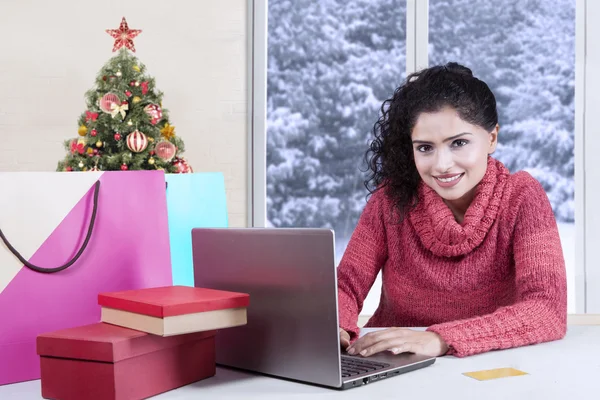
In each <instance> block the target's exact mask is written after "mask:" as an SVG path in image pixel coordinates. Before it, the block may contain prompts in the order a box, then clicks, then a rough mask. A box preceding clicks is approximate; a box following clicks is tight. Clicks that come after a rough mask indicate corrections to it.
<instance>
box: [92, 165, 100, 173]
mask: <svg viewBox="0 0 600 400" xmlns="http://www.w3.org/2000/svg"><path fill="white" fill-rule="evenodd" d="M96 171H100V168H98V166H97V165H94V166H93V167H92V169H90V172H96Z"/></svg>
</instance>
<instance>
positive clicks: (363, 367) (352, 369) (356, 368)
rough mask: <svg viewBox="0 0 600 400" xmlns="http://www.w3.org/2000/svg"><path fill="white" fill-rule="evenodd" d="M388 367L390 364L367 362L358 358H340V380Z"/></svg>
mask: <svg viewBox="0 0 600 400" xmlns="http://www.w3.org/2000/svg"><path fill="white" fill-rule="evenodd" d="M389 366H390V364H385V363H380V362H375V361H369V360H367V359H362V358H358V357H349V356H342V378H348V377H350V376H354V375H360V374H365V373H368V372H373V371H377V370H380V369H384V368H387V367H389Z"/></svg>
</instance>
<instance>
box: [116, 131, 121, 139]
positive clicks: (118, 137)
mask: <svg viewBox="0 0 600 400" xmlns="http://www.w3.org/2000/svg"><path fill="white" fill-rule="evenodd" d="M115 140H116V141H119V140H121V134H120V133H119V132H117V133H115Z"/></svg>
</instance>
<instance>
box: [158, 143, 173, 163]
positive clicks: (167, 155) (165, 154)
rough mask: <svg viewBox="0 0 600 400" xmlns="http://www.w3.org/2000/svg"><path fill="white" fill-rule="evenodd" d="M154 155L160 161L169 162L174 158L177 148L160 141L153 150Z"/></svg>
mask: <svg viewBox="0 0 600 400" xmlns="http://www.w3.org/2000/svg"><path fill="white" fill-rule="evenodd" d="M154 151H155V152H156V155H157V156H158V157H160V158H161V159H162V160H165V161H171V160H172V159H173V157H175V153H176V152H177V148H176V147H175V145H174V144H173V143H171V142H167V141H166V140H165V141H161V142H159V143H157V144H156V147H155V148H154Z"/></svg>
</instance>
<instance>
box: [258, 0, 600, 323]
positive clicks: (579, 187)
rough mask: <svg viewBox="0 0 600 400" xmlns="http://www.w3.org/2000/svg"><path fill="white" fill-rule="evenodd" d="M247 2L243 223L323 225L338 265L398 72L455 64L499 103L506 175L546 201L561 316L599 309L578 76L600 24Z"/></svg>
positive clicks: (417, 5)
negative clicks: (248, 151) (249, 170)
mask: <svg viewBox="0 0 600 400" xmlns="http://www.w3.org/2000/svg"><path fill="white" fill-rule="evenodd" d="M250 3H251V4H252V5H253V7H254V8H253V17H252V18H253V19H252V21H253V23H254V24H257V26H255V27H254V28H253V33H254V39H253V44H254V47H253V50H254V53H253V54H254V56H253V69H252V72H253V75H252V76H253V78H252V79H253V81H252V82H253V83H254V86H253V92H252V98H253V102H252V105H253V112H252V118H254V119H253V120H252V134H253V141H252V143H253V150H252V154H253V156H254V160H253V161H252V167H253V174H252V177H253V183H252V185H251V186H252V187H251V190H252V191H253V192H252V194H251V196H252V197H251V198H252V200H253V202H252V205H251V216H252V218H251V221H252V222H251V224H252V225H254V226H265V225H270V226H277V227H286V226H303V227H326V228H331V229H334V230H335V232H336V239H337V242H336V246H337V248H336V250H337V261H338V262H339V259H340V257H341V255H342V254H343V252H344V250H345V248H346V244H347V242H348V239H349V237H350V235H351V233H352V231H353V229H354V227H355V225H356V222H357V220H358V217H359V215H360V212H361V211H362V209H363V207H364V205H365V196H366V194H367V192H366V189H365V188H364V186H363V179H364V176H365V174H364V172H363V171H364V169H365V165H364V162H363V156H364V151H365V150H366V147H367V144H368V139H369V137H370V135H371V131H372V127H373V124H374V122H375V121H376V120H377V116H378V112H379V107H380V106H381V103H382V102H383V101H384V100H385V99H386V98H387V97H389V96H390V94H391V93H392V92H393V90H394V89H395V88H396V87H397V86H398V84H399V83H400V82H401V81H402V80H403V79H404V77H405V76H406V73H410V72H413V71H414V70H415V69H421V68H424V67H427V66H428V65H433V64H440V63H445V62H448V61H457V62H459V63H462V64H465V65H467V66H468V67H470V68H471V69H472V70H473V72H474V74H475V75H477V76H479V77H481V78H482V79H483V80H485V81H486V82H487V83H488V84H489V85H490V87H491V89H492V91H493V92H494V93H495V95H496V98H497V100H498V109H499V116H500V135H499V146H498V149H497V151H496V153H495V154H494V156H495V157H496V158H498V159H499V160H500V161H502V162H503V163H504V164H505V165H507V167H508V168H509V169H510V170H511V171H512V172H515V171H518V170H526V171H528V172H530V173H531V174H532V175H533V176H534V177H535V178H536V179H538V180H539V181H540V182H541V183H542V185H543V187H544V188H545V190H546V193H547V194H548V197H549V199H550V202H551V204H552V207H553V210H554V213H555V216H556V219H557V222H558V224H559V231H560V236H561V241H562V245H563V251H564V254H565V259H566V262H567V274H568V286H569V287H568V296H569V298H568V302H569V312H570V313H573V312H591V311H592V310H597V309H599V308H598V307H599V306H598V304H600V300H599V299H600V295H595V294H594V292H595V293H600V291H594V290H593V289H594V288H597V287H598V284H596V282H600V279H595V280H594V279H590V278H598V277H600V269H598V268H595V265H593V262H590V260H591V259H594V258H595V253H594V243H592V242H591V240H592V239H594V238H599V237H600V228H595V226H596V225H597V226H600V224H595V225H594V224H593V221H595V217H594V212H593V211H594V210H595V208H594V207H595V205H594V204H597V199H598V198H600V191H598V190H596V189H595V187H594V182H596V181H597V180H598V178H597V177H598V176H600V167H598V166H597V165H596V163H594V160H593V158H594V155H595V154H596V153H597V151H596V150H595V149H596V148H599V149H600V144H597V143H600V141H598V140H596V139H595V136H594V134H593V129H595V128H594V127H595V125H596V124H595V123H594V120H593V118H594V116H593V115H592V114H593V111H592V109H591V108H590V107H593V105H592V100H593V103H594V104H597V101H595V100H596V99H595V97H596V95H595V93H597V92H598V91H597V90H594V87H597V86H600V85H599V84H598V82H596V80H595V78H594V76H593V74H587V75H586V71H588V70H590V71H591V69H590V68H591V66H595V65H597V62H596V61H595V60H596V58H598V57H597V56H596V53H597V52H596V51H595V50H594V49H595V47H594V46H593V43H595V42H593V41H591V40H590V39H588V40H587V41H586V35H590V34H591V33H593V32H595V31H594V29H593V27H592V25H593V24H590V23H587V24H586V18H587V19H590V20H592V19H594V18H596V15H600V12H599V11H598V9H600V8H598V7H596V6H595V5H594V4H596V3H595V2H591V3H590V2H587V1H586V0H531V1H527V2H522V1H518V0H499V1H496V2H487V1H472V0H350V1H340V0H323V1H318V2H316V1H311V0H296V1H289V0H270V1H268V2H266V1H264V0H254V1H250ZM267 3H268V6H267ZM257 7H258V9H259V12H258V13H257ZM261 7H262V8H261ZM267 8H268V9H267ZM267 15H268V19H267V18H266V16H267ZM267 20H268V24H267ZM407 22H408V24H407ZM576 31H577V35H576ZM257 32H258V34H257ZM586 43H587V47H586ZM262 46H264V47H262ZM257 49H258V50H257ZM257 51H258V53H256V52H257ZM576 52H577V54H576ZM586 54H587V56H586ZM257 55H258V57H256V56H257ZM590 55H591V56H590ZM262 56H264V60H263V59H262ZM576 57H577V62H576ZM594 57H596V58H594ZM592 58H593V59H592ZM589 85H591V87H588V86H589ZM584 87H587V88H588V89H587V90H586V91H585V92H584V91H583V88H584ZM263 91H264V94H263ZM261 96H262V97H261ZM576 103H577V108H576V107H575V104H576ZM585 111H587V112H586V113H585V114H584V112H585ZM596 136H597V135H596ZM584 139H585V146H584V144H583V141H584ZM265 150H266V153H265ZM585 155H589V156H588V157H585ZM584 168H585V169H586V174H585V175H584V174H583V173H582V172H583V170H584ZM592 180H593V181H594V182H591V181H592ZM586 211H587V213H586ZM576 216H577V218H576ZM584 216H586V217H585V218H584ZM576 220H577V224H576V223H575V222H576ZM588 242H589V243H591V244H589V245H587V246H586V243H588ZM586 260H587V263H586ZM592 261H593V260H592ZM380 285H381V281H380V280H379V279H378V280H377V281H376V282H375V284H374V286H373V288H372V290H371V293H370V294H369V297H367V299H366V301H365V304H364V308H363V314H364V315H368V314H371V313H372V312H373V311H374V310H375V307H376V306H377V303H378V300H379V293H380ZM594 296H596V297H594ZM590 305H592V307H590Z"/></svg>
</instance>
